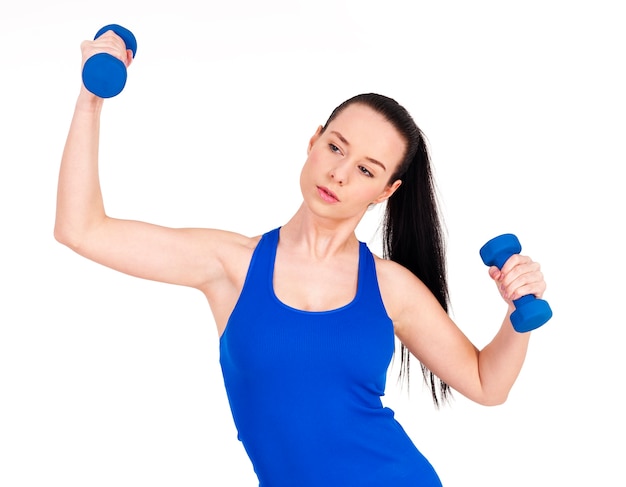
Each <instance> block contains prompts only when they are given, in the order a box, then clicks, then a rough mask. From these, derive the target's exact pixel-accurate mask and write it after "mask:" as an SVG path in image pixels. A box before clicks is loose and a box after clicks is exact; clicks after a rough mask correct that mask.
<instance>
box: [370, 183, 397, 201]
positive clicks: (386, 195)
mask: <svg viewBox="0 0 626 487" xmlns="http://www.w3.org/2000/svg"><path fill="white" fill-rule="evenodd" d="M401 184H402V181H401V180H400V179H396V180H395V181H394V182H393V183H392V184H390V185H389V186H387V187H386V188H385V190H384V191H383V192H382V193H380V196H378V198H376V199H375V200H374V201H372V204H374V205H377V204H378V203H382V202H383V201H386V200H388V199H389V198H391V195H392V194H394V193H395V192H396V189H398V188H399V187H400V185H401Z"/></svg>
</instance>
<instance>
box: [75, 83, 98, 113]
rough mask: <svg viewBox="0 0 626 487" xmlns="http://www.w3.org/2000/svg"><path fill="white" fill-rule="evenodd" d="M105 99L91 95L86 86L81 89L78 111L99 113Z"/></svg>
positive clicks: (77, 102)
mask: <svg viewBox="0 0 626 487" xmlns="http://www.w3.org/2000/svg"><path fill="white" fill-rule="evenodd" d="M103 104H104V99H102V98H100V97H99V96H96V95H94V94H93V93H91V92H90V91H89V90H87V88H85V86H84V85H81V87H80V93H79V95H78V99H77V100H76V109H77V110H81V111H87V112H94V113H99V112H100V111H101V110H102V105H103Z"/></svg>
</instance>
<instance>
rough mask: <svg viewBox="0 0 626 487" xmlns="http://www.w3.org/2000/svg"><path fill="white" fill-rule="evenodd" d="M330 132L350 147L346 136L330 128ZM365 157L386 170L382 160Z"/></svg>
mask: <svg viewBox="0 0 626 487" xmlns="http://www.w3.org/2000/svg"><path fill="white" fill-rule="evenodd" d="M330 133H331V134H334V135H336V136H337V138H338V139H339V140H340V141H341V142H342V143H344V144H345V145H347V146H348V147H350V142H348V141H347V140H346V138H345V137H344V136H343V135H341V134H340V133H339V132H337V131H336V130H331V131H330ZM366 159H367V160H368V161H370V162H371V163H372V164H376V165H378V166H380V167H382V168H383V170H384V171H386V170H387V168H386V167H385V165H384V164H383V163H382V162H380V161H377V160H376V159H374V158H373V157H366Z"/></svg>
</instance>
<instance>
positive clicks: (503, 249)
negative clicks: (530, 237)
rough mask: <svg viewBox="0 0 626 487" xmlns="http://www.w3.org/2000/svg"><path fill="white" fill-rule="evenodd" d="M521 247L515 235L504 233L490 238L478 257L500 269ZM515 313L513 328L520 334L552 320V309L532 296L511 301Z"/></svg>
mask: <svg viewBox="0 0 626 487" xmlns="http://www.w3.org/2000/svg"><path fill="white" fill-rule="evenodd" d="M521 251H522V246H521V244H520V242H519V240H518V239H517V237H516V236H515V235H513V234H512V233H505V234H504V235H500V236H498V237H495V238H492V239H491V240H489V241H488V242H487V243H486V244H485V245H483V246H482V248H481V249H480V256H481V258H482V260H483V262H484V263H485V265H488V266H496V267H497V268H498V269H502V266H503V265H504V263H505V262H506V261H507V260H508V259H509V257H511V256H512V255H513V254H519V253H520V252H521ZM513 304H514V305H515V311H513V313H512V314H511V323H512V324H513V328H515V330H516V331H518V332H520V333H524V332H527V331H531V330H534V329H535V328H539V327H540V326H541V325H543V324H544V323H546V322H547V321H548V320H549V319H550V318H552V309H551V308H550V305H549V304H548V302H547V301H544V300H543V299H538V298H536V297H535V296H533V295H532V294H529V295H527V296H522V297H521V298H519V299H515V300H514V301H513Z"/></svg>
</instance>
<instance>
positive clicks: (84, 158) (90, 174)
mask: <svg viewBox="0 0 626 487" xmlns="http://www.w3.org/2000/svg"><path fill="white" fill-rule="evenodd" d="M102 104H103V100H102V99H101V98H98V97H96V96H94V95H91V94H90V93H89V92H87V91H86V90H85V89H84V88H82V89H81V93H80V95H79V97H78V100H77V102H76V106H75V111H74V115H73V117H72V122H71V125H70V129H69V133H68V136H67V140H66V144H65V148H64V151H63V156H62V159H61V168H60V172H59V181H58V188H57V208H56V221H55V228H54V234H55V238H57V240H59V241H60V242H62V243H64V244H66V245H70V246H75V245H78V243H79V241H80V240H81V238H82V236H83V235H84V234H85V232H87V231H88V230H89V229H90V228H93V226H94V225H97V224H98V223H99V222H101V221H102V220H103V219H104V217H105V213H104V204H103V201H102V192H101V190H100V181H99V175H98V148H99V133H100V113H101V110H102Z"/></svg>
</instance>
